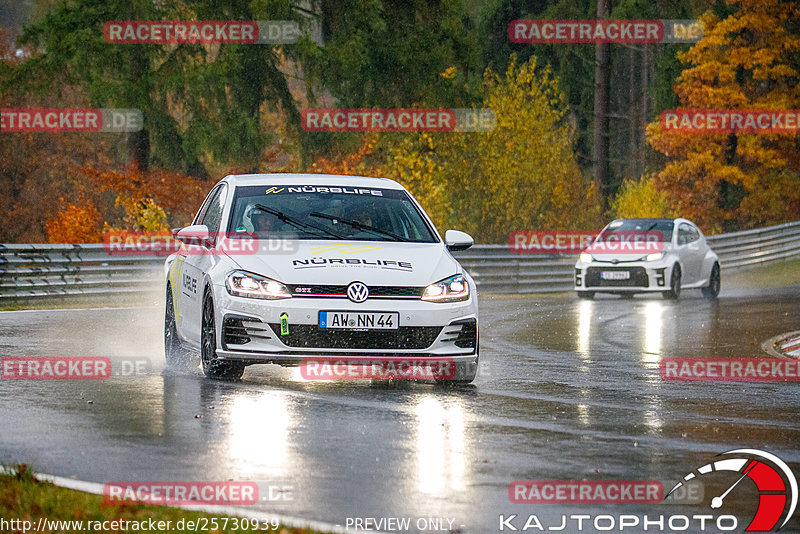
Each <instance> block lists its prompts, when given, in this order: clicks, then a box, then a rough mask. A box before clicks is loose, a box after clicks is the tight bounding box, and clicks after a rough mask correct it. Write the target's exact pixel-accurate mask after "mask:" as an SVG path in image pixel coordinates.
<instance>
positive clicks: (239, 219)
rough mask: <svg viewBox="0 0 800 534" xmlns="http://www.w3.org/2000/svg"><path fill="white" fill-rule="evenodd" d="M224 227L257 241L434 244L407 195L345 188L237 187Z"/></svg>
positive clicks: (431, 236) (429, 230)
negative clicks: (326, 240)
mask: <svg viewBox="0 0 800 534" xmlns="http://www.w3.org/2000/svg"><path fill="white" fill-rule="evenodd" d="M228 228H230V229H231V233H232V235H236V234H237V233H242V234H244V233H248V234H249V233H251V232H254V233H255V234H257V235H258V237H261V238H280V239H348V240H356V241H409V242H415V243H435V242H437V239H436V236H435V234H434V231H433V229H432V228H431V227H430V225H429V224H428V223H427V222H426V220H425V219H424V217H423V215H422V214H421V213H420V211H419V209H418V208H417V206H416V204H415V203H414V202H413V200H412V199H411V197H410V196H409V195H408V193H406V192H405V191H402V190H396V189H373V188H370V189H362V188H354V187H350V186H344V185H342V186H309V185H297V186H293V185H286V186H283V187H271V188H267V186H265V185H260V186H242V187H237V188H236V190H235V192H234V199H233V203H232V207H231V215H230V220H229V225H228Z"/></svg>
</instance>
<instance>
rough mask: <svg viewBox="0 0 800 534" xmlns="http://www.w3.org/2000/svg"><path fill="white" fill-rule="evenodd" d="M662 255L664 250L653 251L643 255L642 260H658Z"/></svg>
mask: <svg viewBox="0 0 800 534" xmlns="http://www.w3.org/2000/svg"><path fill="white" fill-rule="evenodd" d="M663 257H664V252H663V251H661V252H653V253H652V254H648V255H647V256H645V257H644V261H658V260H660V259H661V258H663Z"/></svg>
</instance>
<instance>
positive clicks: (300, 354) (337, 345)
mask: <svg viewBox="0 0 800 534" xmlns="http://www.w3.org/2000/svg"><path fill="white" fill-rule="evenodd" d="M214 293H215V303H216V305H215V313H216V315H217V317H216V324H217V325H218V326H217V339H218V340H219V341H218V345H219V347H218V350H217V356H218V357H219V358H222V359H231V360H242V361H247V362H249V363H278V364H281V365H296V364H299V363H300V362H301V361H302V360H303V359H304V358H308V357H310V356H370V357H380V356H399V355H408V356H414V357H426V356H427V357H448V358H452V359H453V360H454V361H456V362H459V361H466V362H474V361H476V360H477V338H478V320H477V316H478V310H477V303H476V300H475V296H474V292H473V295H472V296H471V297H470V299H469V300H466V301H464V302H453V303H432V302H426V301H422V300H408V299H398V300H394V299H374V300H373V299H368V300H367V301H366V302H364V303H362V304H355V303H353V302H351V301H350V300H348V299H342V298H321V297H313V298H298V297H295V298H291V299H283V300H271V301H270V300H258V299H250V298H242V297H235V296H232V295H230V294H229V293H228V292H227V290H226V289H225V288H224V286H214ZM320 311H344V312H348V311H349V312H365V311H369V312H397V313H398V314H399V328H398V329H396V330H367V331H364V330H332V329H323V328H320V327H319V326H318V314H319V312H320ZM284 313H285V314H286V315H287V316H288V323H289V328H288V334H282V333H281V328H280V317H281V315H282V314H284Z"/></svg>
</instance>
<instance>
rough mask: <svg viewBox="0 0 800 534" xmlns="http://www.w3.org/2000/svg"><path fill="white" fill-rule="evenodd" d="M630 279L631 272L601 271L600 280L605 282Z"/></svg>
mask: <svg viewBox="0 0 800 534" xmlns="http://www.w3.org/2000/svg"><path fill="white" fill-rule="evenodd" d="M630 277H631V273H630V272H629V271H600V278H602V279H603V280H628V279H630Z"/></svg>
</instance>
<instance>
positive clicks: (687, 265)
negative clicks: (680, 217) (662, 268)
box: [678, 223, 703, 285]
mask: <svg viewBox="0 0 800 534" xmlns="http://www.w3.org/2000/svg"><path fill="white" fill-rule="evenodd" d="M678 250H679V254H680V258H681V264H682V265H683V284H686V285H689V284H694V283H696V282H697V281H698V280H699V279H700V267H701V266H702V264H703V252H702V251H701V250H700V232H699V231H698V230H697V229H696V228H694V227H693V226H692V225H691V224H688V223H681V224H680V226H679V227H678Z"/></svg>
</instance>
